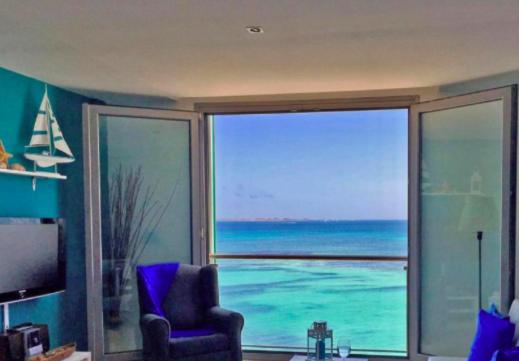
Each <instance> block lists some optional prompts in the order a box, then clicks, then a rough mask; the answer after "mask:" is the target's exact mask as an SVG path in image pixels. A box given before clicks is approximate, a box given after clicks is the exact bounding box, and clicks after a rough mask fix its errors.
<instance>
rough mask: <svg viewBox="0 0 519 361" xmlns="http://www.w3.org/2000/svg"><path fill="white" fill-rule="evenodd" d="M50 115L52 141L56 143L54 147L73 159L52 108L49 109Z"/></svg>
mask: <svg viewBox="0 0 519 361" xmlns="http://www.w3.org/2000/svg"><path fill="white" fill-rule="evenodd" d="M49 113H50V117H49V118H50V124H51V128H52V141H53V142H54V147H55V148H56V149H58V150H60V151H62V152H63V153H65V154H66V155H68V156H69V157H73V156H74V155H73V154H72V151H71V150H70V148H69V146H68V144H67V142H65V138H63V133H61V129H60V127H59V124H58V121H57V119H56V117H55V116H54V112H53V111H52V108H51V107H49Z"/></svg>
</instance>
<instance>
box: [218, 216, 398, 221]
mask: <svg viewBox="0 0 519 361" xmlns="http://www.w3.org/2000/svg"><path fill="white" fill-rule="evenodd" d="M369 221H377V222H380V221H406V220H405V219H312V218H287V217H283V218H279V217H257V218H222V219H217V220H216V222H369Z"/></svg>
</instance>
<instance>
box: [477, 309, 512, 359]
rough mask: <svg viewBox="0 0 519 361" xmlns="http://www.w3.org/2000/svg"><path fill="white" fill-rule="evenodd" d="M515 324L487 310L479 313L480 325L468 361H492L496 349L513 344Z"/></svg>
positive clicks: (505, 347)
mask: <svg viewBox="0 0 519 361" xmlns="http://www.w3.org/2000/svg"><path fill="white" fill-rule="evenodd" d="M514 331H515V326H514V324H513V323H511V322H510V320H509V319H508V317H505V318H501V317H498V316H495V315H493V314H491V313H489V312H487V311H485V310H480V311H479V314H478V327H477V330H476V335H475V336H474V341H473V342H472V347H471V349H470V354H469V357H468V360H467V361H491V359H492V356H493V354H494V352H495V351H497V350H501V349H507V348H510V347H512V346H513V338H514Z"/></svg>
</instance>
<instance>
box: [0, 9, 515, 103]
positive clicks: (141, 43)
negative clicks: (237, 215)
mask: <svg viewBox="0 0 519 361" xmlns="http://www.w3.org/2000/svg"><path fill="white" fill-rule="evenodd" d="M247 25H261V26H263V27H264V29H265V33H264V34H261V35H251V34H249V33H247V32H246V31H245V26H247ZM0 66H3V67H6V68H8V69H11V70H14V71H18V72H21V73H24V74H28V75H30V76H33V77H36V78H39V79H42V80H45V81H48V82H50V83H53V84H57V85H60V86H65V87H71V88H80V89H91V90H102V91H111V92H122V93H129V94H147V95H155V96H167V97H174V98H176V97H212V96H229V95H252V94H283V93H305V92H311V93H317V92H334V91H350V90H368V89H392V88H407V87H424V86H435V85H439V84H445V83H451V82H456V81H460V80H466V79H470V78H476V77H481V76H486V75H491V74H495V73H500V72H504V71H510V70H516V69H519V1H517V0H510V1H501V0H486V1H484V0H322V1H318V0H183V1H180V0H146V1H145V0H0Z"/></svg>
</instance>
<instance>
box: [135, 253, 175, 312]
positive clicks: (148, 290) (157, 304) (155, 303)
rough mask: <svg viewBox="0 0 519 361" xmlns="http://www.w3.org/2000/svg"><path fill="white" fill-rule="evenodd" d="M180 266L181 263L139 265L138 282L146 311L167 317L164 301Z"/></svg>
mask: <svg viewBox="0 0 519 361" xmlns="http://www.w3.org/2000/svg"><path fill="white" fill-rule="evenodd" d="M179 266H180V264H179V263H159V264H152V265H138V266H137V282H139V292H140V293H141V294H140V299H141V307H142V310H143V311H144V313H152V314H154V315H158V316H161V317H165V313H164V309H163V308H162V303H163V302H164V300H165V299H166V297H167V295H168V292H169V290H170V288H171V285H172V283H173V280H174V279H175V275H176V274H177V271H178V268H179Z"/></svg>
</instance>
